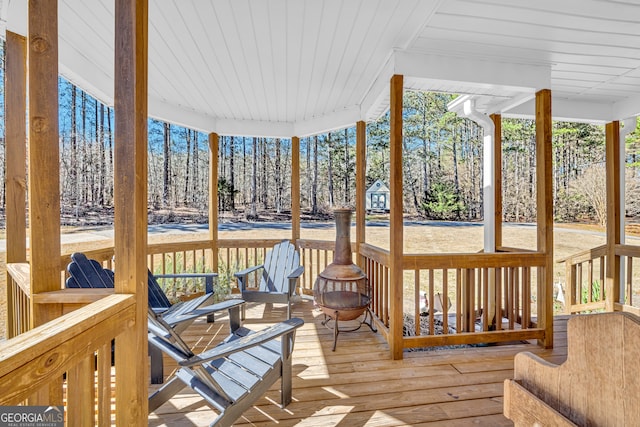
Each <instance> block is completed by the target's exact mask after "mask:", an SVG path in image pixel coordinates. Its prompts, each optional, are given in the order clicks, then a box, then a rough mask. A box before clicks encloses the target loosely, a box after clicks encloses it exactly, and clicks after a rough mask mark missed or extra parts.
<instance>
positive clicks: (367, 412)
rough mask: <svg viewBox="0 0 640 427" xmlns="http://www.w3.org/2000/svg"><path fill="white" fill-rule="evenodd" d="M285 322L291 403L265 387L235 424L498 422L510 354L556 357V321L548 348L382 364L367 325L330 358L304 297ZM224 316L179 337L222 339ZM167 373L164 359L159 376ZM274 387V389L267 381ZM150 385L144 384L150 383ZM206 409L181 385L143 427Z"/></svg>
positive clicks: (430, 355) (422, 356)
mask: <svg viewBox="0 0 640 427" xmlns="http://www.w3.org/2000/svg"><path fill="white" fill-rule="evenodd" d="M285 313H286V311H285V307H284V306H283V305H278V304H275V305H271V304H267V305H265V304H251V305H249V309H248V310H247V320H246V321H245V325H246V326H248V327H251V328H252V329H260V328H261V327H262V326H263V325H264V324H267V323H269V322H275V321H277V320H279V319H283V318H284V316H285ZM294 316H295V317H302V318H303V319H304V320H305V325H304V326H303V327H302V328H301V329H299V330H298V333H297V335H296V342H295V350H294V353H293V375H294V377H293V402H292V403H291V404H290V405H289V406H287V407H286V408H285V409H280V407H279V405H278V402H279V400H278V399H279V392H278V389H277V388H272V390H271V391H269V393H267V394H266V395H265V396H264V397H262V398H261V399H260V400H259V401H258V403H257V405H256V406H254V407H253V408H252V409H250V410H249V411H247V412H246V413H245V414H244V416H243V417H241V418H240V419H238V421H237V423H236V425H251V426H261V425H270V426H272V425H280V426H292V425H296V426H323V427H324V426H338V425H340V426H349V427H351V426H365V425H366V426H402V425H411V426H491V427H496V426H508V425H513V424H512V423H511V422H510V421H509V420H507V419H506V418H505V417H504V416H503V415H502V395H503V381H504V380H505V379H506V378H511V377H512V375H513V357H514V355H515V354H516V353H518V352H521V351H531V352H533V353H536V354H538V355H540V356H542V357H544V358H545V359H547V360H549V361H551V362H553V363H561V362H563V361H564V360H565V358H566V354H567V353H566V350H567V346H566V320H567V317H557V318H556V320H555V325H554V326H555V340H554V341H555V346H554V349H552V350H544V349H541V348H539V347H537V346H536V345H534V344H528V343H514V344H503V345H496V346H487V347H475V348H458V349H446V350H436V351H420V352H406V353H405V357H404V360H399V361H393V360H390V359H389V349H388V346H387V344H386V342H385V341H384V339H383V338H382V336H381V335H380V334H377V333H373V332H371V331H370V330H369V329H368V328H367V327H363V328H361V329H360V330H359V331H357V332H350V333H342V334H340V336H339V338H338V346H337V349H336V351H335V352H332V351H331V346H332V332H331V331H329V330H328V329H326V328H325V327H324V326H322V325H321V324H320V321H321V320H322V318H323V316H322V314H321V313H320V312H318V311H317V310H315V309H314V308H313V302H312V301H302V302H298V303H297V304H296V305H295V307H294ZM225 329H226V321H225V319H220V320H218V319H217V320H216V322H215V323H212V324H207V323H205V322H204V321H199V322H197V323H195V324H194V325H193V326H192V327H190V329H189V330H188V331H187V332H188V335H187V336H188V339H189V341H190V342H192V343H193V344H194V345H195V346H196V347H197V351H200V350H202V349H204V348H206V347H209V346H211V345H213V344H214V343H215V342H216V341H217V340H219V339H221V338H222V337H224V336H225V333H226V332H225ZM171 370H172V366H171V363H170V362H169V361H168V360H165V373H167V374H169V373H170V372H171ZM276 387H279V383H276ZM152 388H153V386H152ZM213 414H214V413H213V411H212V410H211V409H209V408H208V407H207V406H206V405H205V404H204V402H203V400H202V399H200V398H199V397H198V395H197V394H194V393H192V392H191V390H189V389H186V388H185V389H184V390H183V391H182V392H181V393H180V394H178V395H176V396H175V397H174V398H173V399H172V400H170V401H169V402H167V403H166V404H164V405H163V406H162V407H161V408H159V409H158V410H157V411H156V412H154V413H151V414H150V415H149V425H150V426H164V425H166V426H203V425H209V423H210V422H211V421H212V420H213V419H214V415H213Z"/></svg>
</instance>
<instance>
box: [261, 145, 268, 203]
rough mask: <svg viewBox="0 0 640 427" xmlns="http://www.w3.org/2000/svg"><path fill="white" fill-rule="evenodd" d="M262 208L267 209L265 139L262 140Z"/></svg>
mask: <svg viewBox="0 0 640 427" xmlns="http://www.w3.org/2000/svg"><path fill="white" fill-rule="evenodd" d="M262 206H263V207H264V209H265V210H267V209H269V175H268V174H267V138H262Z"/></svg>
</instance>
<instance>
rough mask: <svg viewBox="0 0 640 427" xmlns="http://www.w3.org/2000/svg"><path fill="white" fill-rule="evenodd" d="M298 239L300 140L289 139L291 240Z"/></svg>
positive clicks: (296, 240)
mask: <svg viewBox="0 0 640 427" xmlns="http://www.w3.org/2000/svg"><path fill="white" fill-rule="evenodd" d="M299 239H300V138H298V137H297V136H294V137H293V138H291V240H293V244H294V245H297V244H298V240H299Z"/></svg>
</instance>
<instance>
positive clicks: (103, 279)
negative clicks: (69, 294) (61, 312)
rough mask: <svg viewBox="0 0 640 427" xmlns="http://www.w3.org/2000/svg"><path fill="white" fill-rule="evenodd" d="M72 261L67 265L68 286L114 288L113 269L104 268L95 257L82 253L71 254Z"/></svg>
mask: <svg viewBox="0 0 640 427" xmlns="http://www.w3.org/2000/svg"><path fill="white" fill-rule="evenodd" d="M71 259H72V260H73V262H72V263H70V264H69V266H68V267H67V271H68V272H69V277H68V278H67V281H66V287H67V288H113V271H111V270H108V269H105V268H102V265H100V263H99V262H98V261H96V260H94V259H88V258H87V257H86V256H85V255H84V254H82V253H74V254H73V255H71Z"/></svg>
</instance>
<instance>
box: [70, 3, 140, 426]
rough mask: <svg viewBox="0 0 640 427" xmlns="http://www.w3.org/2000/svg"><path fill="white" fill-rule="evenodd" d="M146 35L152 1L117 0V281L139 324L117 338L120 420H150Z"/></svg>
mask: <svg viewBox="0 0 640 427" xmlns="http://www.w3.org/2000/svg"><path fill="white" fill-rule="evenodd" d="M147 34H148V5H147V0H116V2H115V74H114V76H115V82H114V83H115V84H114V111H115V138H114V140H115V143H114V208H115V209H114V220H115V224H114V234H115V236H114V237H115V239H114V240H115V263H116V270H115V280H114V281H115V292H116V293H126V294H135V295H136V315H135V325H134V326H133V327H131V328H129V329H127V330H126V331H125V332H124V333H123V334H121V335H120V336H119V337H118V338H116V355H124V356H125V357H116V424H117V425H146V424H147V423H148V420H147V415H148V404H147V397H148V390H147V387H148V384H149V366H148V356H147V355H148V351H147V307H148V303H147V274H148V273H147V115H148V114H147V56H148V35H147ZM58 262H59V261H58ZM58 277H59V273H58ZM58 280H59V279H58Z"/></svg>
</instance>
